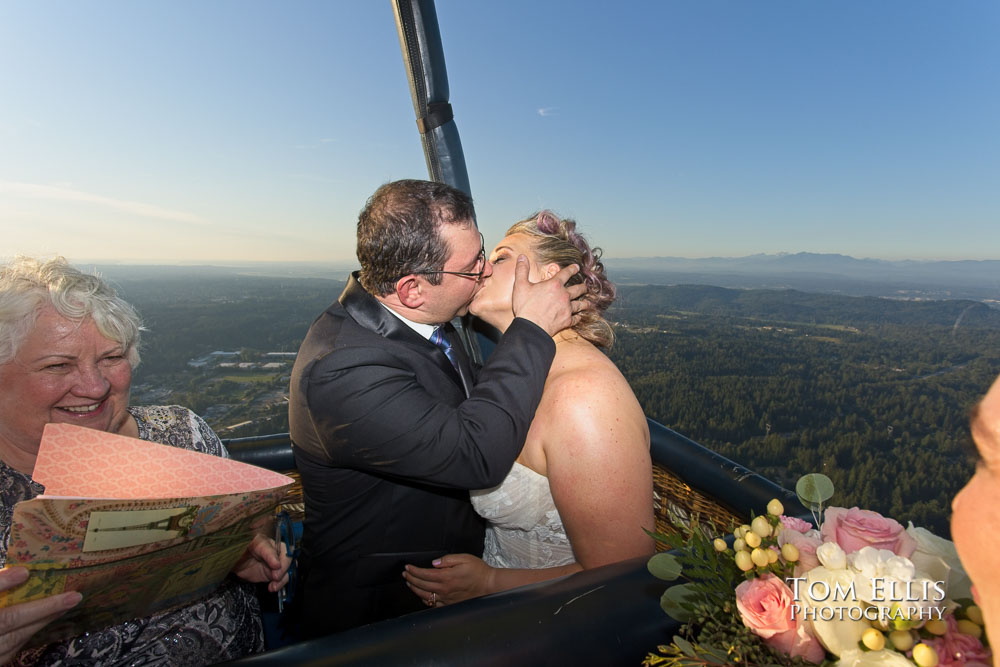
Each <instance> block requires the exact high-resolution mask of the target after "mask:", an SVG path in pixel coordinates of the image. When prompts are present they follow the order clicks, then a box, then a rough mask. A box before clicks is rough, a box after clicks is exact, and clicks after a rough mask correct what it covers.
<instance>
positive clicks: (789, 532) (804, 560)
mask: <svg viewBox="0 0 1000 667" xmlns="http://www.w3.org/2000/svg"><path fill="white" fill-rule="evenodd" d="M803 523H804V522H803ZM810 528H811V527H810ZM810 533H811V534H809V535H803V534H802V533H800V532H798V531H796V530H793V529H791V528H788V527H786V528H784V529H783V530H782V531H781V532H780V533H778V544H779V545H780V546H784V545H786V544H794V545H795V548H796V549H798V550H799V560H798V561H796V563H795V576H796V577H801V576H802V575H803V574H805V573H806V572H808V571H809V570H811V569H813V568H814V567H816V566H817V565H819V559H818V558H817V557H816V549H817V548H818V547H819V546H821V545H822V544H823V540H821V539H820V538H819V532H818V531H815V530H810Z"/></svg>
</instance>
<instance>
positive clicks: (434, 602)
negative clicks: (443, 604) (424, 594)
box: [430, 593, 438, 607]
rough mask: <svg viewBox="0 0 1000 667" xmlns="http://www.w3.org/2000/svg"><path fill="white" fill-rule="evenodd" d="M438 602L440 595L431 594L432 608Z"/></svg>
mask: <svg viewBox="0 0 1000 667" xmlns="http://www.w3.org/2000/svg"><path fill="white" fill-rule="evenodd" d="M437 601H438V594H437V593H431V599H430V603H431V606H432V607H433V606H434V605H436V604H437Z"/></svg>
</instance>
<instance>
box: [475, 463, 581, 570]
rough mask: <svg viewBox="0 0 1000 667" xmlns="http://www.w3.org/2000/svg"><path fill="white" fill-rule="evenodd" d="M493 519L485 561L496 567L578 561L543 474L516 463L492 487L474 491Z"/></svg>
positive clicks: (482, 513)
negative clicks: (502, 478) (497, 483)
mask: <svg viewBox="0 0 1000 667" xmlns="http://www.w3.org/2000/svg"><path fill="white" fill-rule="evenodd" d="M470 497H471V499H472V506H473V507H475V509H476V512H478V513H479V515H480V516H481V517H483V518H484V519H486V520H487V521H488V522H489V524H488V526H487V528H486V543H485V545H484V547H483V560H484V561H486V564H487V565H491V566H492V567H503V568H528V569H540V568H543V567H556V566H559V565H568V564H570V563H573V562H575V561H576V558H575V557H574V556H573V549H572V548H571V547H570V544H569V538H568V537H566V530H565V529H564V528H563V523H562V518H561V517H560V516H559V510H557V509H556V504H555V501H553V500H552V492H551V491H550V490H549V480H548V478H547V477H545V476H544V475H539V474H538V473H537V472H535V471H534V470H532V469H531V468H528V467H526V466H523V465H521V464H520V463H514V467H513V468H511V470H510V472H509V473H508V474H507V477H506V478H505V479H504V481H503V482H502V483H501V484H500V485H499V486H495V487H493V488H492V489H483V490H481V491H472V492H470Z"/></svg>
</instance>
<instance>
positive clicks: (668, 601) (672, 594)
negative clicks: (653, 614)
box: [660, 584, 697, 623]
mask: <svg viewBox="0 0 1000 667" xmlns="http://www.w3.org/2000/svg"><path fill="white" fill-rule="evenodd" d="M696 598H697V592H696V591H695V589H694V588H693V587H692V584H678V585H677V586H671V587H670V588H668V589H667V590H666V591H665V592H664V593H663V596H662V597H660V608H661V609H662V610H663V611H665V612H666V613H667V615H668V616H670V618H672V619H674V620H675V621H680V622H681V623H688V622H690V621H691V619H692V618H693V614H692V613H691V611H690V610H688V609H686V607H689V606H690V605H691V603H693V602H694V601H695V599H696Z"/></svg>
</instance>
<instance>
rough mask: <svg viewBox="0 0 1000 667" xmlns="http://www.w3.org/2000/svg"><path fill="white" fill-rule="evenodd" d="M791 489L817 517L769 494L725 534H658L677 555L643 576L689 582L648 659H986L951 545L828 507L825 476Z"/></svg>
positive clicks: (834, 662)
mask: <svg viewBox="0 0 1000 667" xmlns="http://www.w3.org/2000/svg"><path fill="white" fill-rule="evenodd" d="M796 492H797V494H798V496H799V499H800V500H801V501H802V504H803V505H804V506H805V507H807V508H809V509H810V510H811V512H812V514H813V516H812V518H813V521H814V523H810V522H809V521H806V520H804V519H802V518H796V517H789V516H785V515H784V507H783V506H782V504H781V503H780V502H779V501H778V500H777V499H775V500H772V501H771V502H770V503H769V504H768V506H767V514H765V515H760V516H757V517H754V518H753V521H752V522H751V523H750V524H748V525H743V526H739V527H736V528H735V530H734V531H733V534H732V537H731V538H730V541H727V540H724V539H722V538H720V537H716V536H714V535H712V534H710V532H709V531H708V530H707V529H706V528H705V527H702V526H699V525H697V524H696V523H692V524H691V526H689V527H687V531H688V535H687V536H686V537H682V536H681V535H664V534H659V533H657V534H654V535H653V536H654V537H655V538H656V539H658V540H660V541H663V542H666V543H667V544H668V545H669V546H670V547H672V549H673V550H674V551H673V552H671V553H660V554H657V555H655V556H653V558H652V559H651V560H650V562H649V570H650V572H652V573H653V574H654V575H656V576H657V577H659V578H661V579H664V580H667V581H673V580H675V579H677V578H678V577H680V576H681V575H682V573H683V575H684V577H685V578H686V579H688V582H687V583H683V584H677V585H674V586H671V587H670V588H669V589H667V591H666V592H665V593H664V594H663V597H662V598H661V601H660V605H661V607H663V610H664V611H665V612H666V613H667V614H669V615H670V616H672V617H673V618H675V619H677V620H678V621H680V622H681V623H684V625H683V626H682V627H681V631H680V635H678V636H675V637H674V638H673V643H671V644H670V645H666V646H659V647H657V652H656V653H650V654H649V655H647V656H646V659H645V660H644V661H643V665H645V666H647V667H654V666H659V665H664V666H665V665H731V664H739V665H760V666H763V665H815V664H822V665H831V666H839V667H863V666H867V665H883V666H893V665H900V666H904V667H907V666H910V665H914V664H916V665H919V666H920V667H934V666H936V665H946V666H950V665H968V666H970V667H971V666H975V665H978V666H980V667H989V665H991V664H992V657H991V652H990V648H989V647H988V645H987V644H986V635H985V632H984V631H983V618H982V612H981V611H980V609H979V607H977V606H976V605H975V604H973V601H972V599H971V598H970V596H971V593H970V582H969V580H968V578H967V577H966V576H965V572H964V571H963V570H962V567H961V564H960V563H959V560H958V557H957V555H956V553H955V548H954V545H952V543H951V542H949V541H948V540H944V539H942V538H939V537H937V536H935V535H933V534H932V533H930V532H929V531H927V530H924V529H922V528H915V527H914V526H913V524H912V523H911V524H910V525H909V527H908V528H905V529H904V528H903V526H902V525H900V524H899V523H898V522H896V521H894V520H893V519H889V518H886V517H884V516H882V515H881V514H878V513H877V512H872V511H868V510H862V509H858V508H857V507H854V508H851V509H845V508H842V507H827V508H825V511H824V508H823V503H824V502H825V501H827V500H828V499H829V498H830V497H832V495H833V483H832V482H831V481H830V479H829V478H828V477H826V476H825V475H818V474H813V475H806V476H804V477H803V478H801V479H800V480H799V482H798V484H797V485H796Z"/></svg>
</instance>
